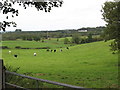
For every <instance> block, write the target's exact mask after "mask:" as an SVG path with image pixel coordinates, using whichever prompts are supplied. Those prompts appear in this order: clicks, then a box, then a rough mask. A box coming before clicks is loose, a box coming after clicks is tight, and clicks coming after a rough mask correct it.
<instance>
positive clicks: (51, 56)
mask: <svg viewBox="0 0 120 90" xmlns="http://www.w3.org/2000/svg"><path fill="white" fill-rule="evenodd" d="M8 43H9V42H8ZM109 43H110V41H109V42H103V41H101V42H94V43H87V44H81V45H76V46H71V47H69V50H67V49H66V48H63V51H62V52H60V51H59V49H57V52H47V51H46V50H37V49H31V50H21V49H11V51H12V53H11V54H9V53H8V51H9V50H8V49H4V50H3V59H4V62H5V64H6V65H11V66H12V67H14V68H15V67H20V70H19V73H26V72H32V74H33V76H34V77H38V78H43V79H48V80H52V81H57V82H62V83H67V84H72V85H76V86H82V87H87V88H118V65H117V64H118V55H117V54H111V52H110V50H109V46H108V45H109ZM6 45H7V44H6ZM28 45H29V44H28ZM34 52H36V53H37V56H33V53H34ZM14 54H18V58H15V57H13V55H14Z"/></svg>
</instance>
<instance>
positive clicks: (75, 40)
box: [72, 35, 80, 44]
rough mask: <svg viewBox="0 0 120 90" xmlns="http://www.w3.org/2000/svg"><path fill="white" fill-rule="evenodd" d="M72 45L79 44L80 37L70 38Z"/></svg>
mask: <svg viewBox="0 0 120 90" xmlns="http://www.w3.org/2000/svg"><path fill="white" fill-rule="evenodd" d="M72 43H75V44H80V37H79V36H77V35H76V36H73V37H72Z"/></svg>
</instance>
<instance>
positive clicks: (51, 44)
mask: <svg viewBox="0 0 120 90" xmlns="http://www.w3.org/2000/svg"><path fill="white" fill-rule="evenodd" d="M63 40H64V39H60V40H59V41H57V39H56V38H55V39H54V38H53V39H51V40H44V42H41V41H40V42H36V41H22V40H17V41H2V46H8V47H9V48H15V47H16V46H21V47H24V48H26V47H28V48H36V47H50V48H52V49H54V48H61V47H67V46H70V44H64V42H63Z"/></svg>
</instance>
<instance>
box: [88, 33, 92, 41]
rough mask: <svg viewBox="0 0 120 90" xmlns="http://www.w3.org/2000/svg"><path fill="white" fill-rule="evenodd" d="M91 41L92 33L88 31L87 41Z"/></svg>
mask: <svg viewBox="0 0 120 90" xmlns="http://www.w3.org/2000/svg"><path fill="white" fill-rule="evenodd" d="M92 41H93V38H92V34H91V33H90V34H89V35H88V38H87V42H92Z"/></svg>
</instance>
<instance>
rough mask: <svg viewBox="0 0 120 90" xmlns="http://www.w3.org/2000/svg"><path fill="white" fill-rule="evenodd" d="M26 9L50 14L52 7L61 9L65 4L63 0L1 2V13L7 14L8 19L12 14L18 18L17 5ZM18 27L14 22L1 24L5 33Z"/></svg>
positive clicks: (9, 0) (8, 0)
mask: <svg viewBox="0 0 120 90" xmlns="http://www.w3.org/2000/svg"><path fill="white" fill-rule="evenodd" d="M17 3H18V5H19V6H22V7H24V9H26V8H27V7H29V6H32V7H35V8H36V9H37V10H38V11H40V10H44V11H45V12H50V11H51V9H52V7H61V6H62V4H63V1H62V0H1V1H0V12H1V13H2V14H6V15H7V16H6V19H8V18H9V16H8V14H9V13H12V15H11V16H12V17H15V16H18V14H19V11H18V10H16V9H15V8H14V6H15V4H17ZM11 25H13V27H16V26H17V24H16V23H15V22H13V21H11V22H7V21H2V22H0V31H1V30H3V31H5V28H6V27H10V26H11Z"/></svg>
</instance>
